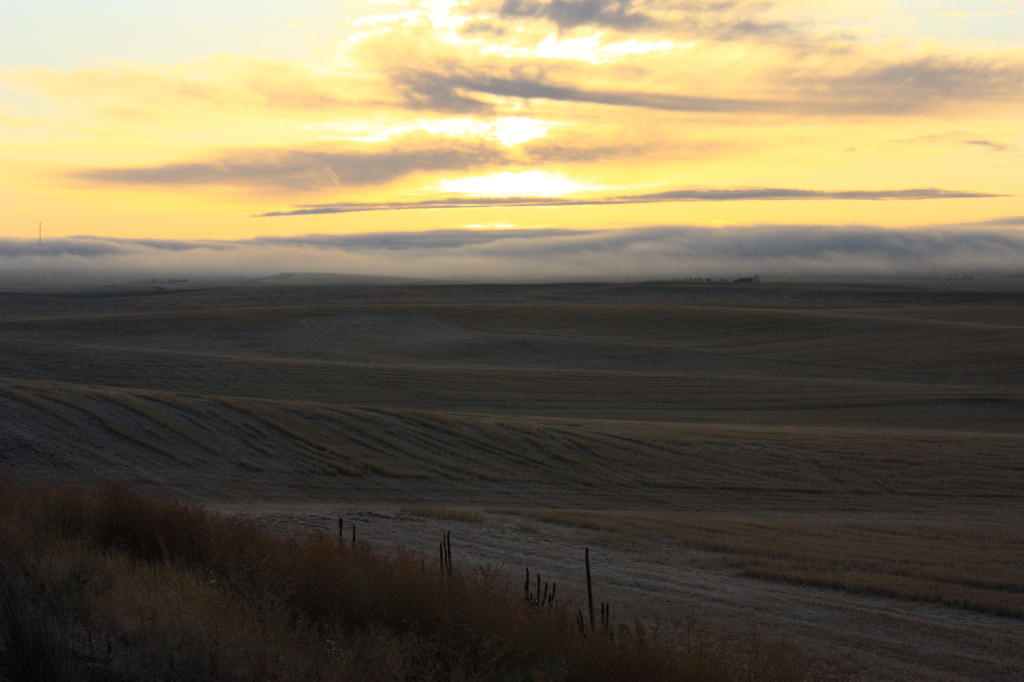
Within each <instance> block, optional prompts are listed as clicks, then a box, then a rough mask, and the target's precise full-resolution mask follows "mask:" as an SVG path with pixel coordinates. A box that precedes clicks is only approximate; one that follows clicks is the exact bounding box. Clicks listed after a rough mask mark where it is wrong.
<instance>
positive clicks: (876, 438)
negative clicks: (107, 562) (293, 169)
mask: <svg viewBox="0 0 1024 682" xmlns="http://www.w3.org/2000/svg"><path fill="white" fill-rule="evenodd" d="M115 293H117V295H113V294H112V292H104V291H102V290H100V291H78V292H66V293H62V294H52V295H46V296H42V295H35V296H33V295H28V294H7V295H3V296H0V472H2V473H6V474H14V475H18V476H22V477H25V476H27V477H35V478H54V477H66V478H73V479H75V480H86V481H87V480H102V479H105V478H107V477H110V476H115V477H118V478H120V479H122V480H124V481H125V482H127V483H129V484H130V485H132V486H135V487H137V488H139V489H147V490H159V491H164V492H169V493H171V494H173V495H176V496H180V497H182V498H187V499H193V500H198V501H201V502H203V503H205V504H209V505H213V506H216V507H218V508H221V509H225V510H230V511H232V513H240V514H245V515H247V516H251V517H254V518H255V519H256V520H258V521H259V522H260V523H266V524H270V525H273V526H275V527H280V528H303V527H321V528H329V527H330V517H331V516H332V514H338V515H340V514H341V513H342V511H344V513H345V514H346V515H349V516H352V515H355V517H358V518H364V519H365V520H366V521H365V522H367V523H368V522H369V521H370V520H371V519H377V522H376V523H373V524H371V526H370V528H368V529H367V532H368V533H370V535H368V536H367V537H368V539H369V538H372V537H377V538H379V540H380V541H381V542H385V543H387V542H392V541H400V542H402V543H403V544H406V545H407V546H410V547H412V548H414V549H422V550H423V551H434V552H436V537H434V536H435V535H436V534H437V533H434V534H433V535H431V538H432V539H431V540H430V541H429V542H424V541H421V539H420V538H419V536H418V531H417V529H418V528H422V527H424V526H423V524H427V525H428V526H430V527H431V528H435V527H436V528H441V527H443V525H444V524H455V527H456V528H457V529H458V530H457V533H456V541H458V539H459V534H462V535H464V536H465V538H466V540H467V542H468V538H469V537H473V538H477V539H476V540H473V545H472V546H473V547H476V548H477V550H473V549H471V548H470V547H466V551H467V558H473V557H475V559H477V560H479V561H486V562H492V563H495V564H504V565H505V566H506V567H507V568H508V569H509V570H512V571H513V573H514V574H518V571H520V570H521V569H522V568H523V562H525V561H528V560H532V561H534V562H537V565H536V566H531V567H534V568H536V569H540V568H542V565H546V566H547V568H544V570H545V572H551V573H557V572H558V571H560V570H563V569H564V566H562V564H560V563H559V561H560V560H559V559H557V555H558V553H559V551H560V550H558V549H557V548H558V547H562V548H563V550H564V552H566V553H573V552H575V551H576V548H577V545H578V544H579V543H580V542H586V543H587V544H590V545H591V546H597V545H599V546H601V547H604V550H603V551H606V552H607V558H608V560H609V561H614V562H618V563H616V564H615V568H614V570H615V571H616V572H617V573H619V574H621V576H622V579H621V580H619V584H618V585H617V586H616V588H615V591H614V592H613V594H614V599H615V600H616V601H615V605H614V608H615V610H616V612H617V613H621V612H624V611H628V610H629V609H631V608H632V606H631V605H638V606H642V607H644V608H652V609H653V608H659V609H663V610H665V609H667V611H666V612H665V613H664V614H663V615H665V616H666V617H673V616H685V615H687V614H688V613H690V612H699V613H700V614H701V616H702V618H704V619H706V620H707V621H708V622H711V623H714V624H720V625H722V624H724V625H737V624H742V625H747V624H757V625H759V626H760V627H763V628H766V629H768V630H769V631H774V632H777V633H780V634H781V633H788V634H791V635H792V636H793V637H794V638H796V639H797V640H798V641H799V643H800V644H801V645H803V646H806V647H808V648H809V649H811V650H818V651H823V652H826V653H827V654H829V655H833V656H836V657H838V658H840V659H842V660H845V661H847V663H848V664H849V666H850V669H852V670H855V671H856V672H857V673H858V674H860V675H862V676H863V677H864V678H865V679H893V680H895V679H936V680H954V679H956V680H1008V679H1014V676H1017V677H1020V676H1024V660H1022V659H1024V657H1017V656H1015V655H1014V654H1013V653H1012V652H1013V651H1019V650H1021V649H1020V648H1017V644H1020V645H1021V647H1024V637H1022V636H1021V633H1024V625H1022V623H1024V621H1022V620H1021V619H1022V618H1024V573H1022V569H1021V567H1022V566H1024V531H1021V528H1024V419H1022V418H1021V415H1024V293H1021V292H1014V291H984V290H964V289H942V288H923V287H920V288H914V287H901V286H858V285H820V286H819V285H812V284H794V283H786V284H770V283H764V284H749V285H747V284H744V285H731V284H730V285H702V284H696V285H687V284H667V283H651V284H632V285H548V286H540V285H535V286H520V287H516V286H448V287H445V286H426V285H424V286H392V287H369V286H361V287H360V286H317V287H300V286H296V287H260V288H245V287H238V288H224V289H208V290H196V291H188V290H182V291H175V292H160V291H156V290H153V291H146V290H143V289H140V290H139V291H133V292H130V293H131V294H132V295H124V294H125V292H115ZM402 507H405V508H406V509H407V510H409V512H413V513H405V512H402V511H401V508H402ZM460 510H461V511H460ZM467 510H468V511H467ZM479 510H484V511H485V513H484V514H483V517H482V521H481V520H480V518H478V516H479V513H480V512H479ZM488 510H490V511H488ZM495 510H500V511H501V513H500V514H499V513H496V511H495ZM365 514H371V515H370V516H360V515H365ZM372 514H376V515H378V516H372ZM460 514H463V515H464V516H463V518H462V519H461V520H460ZM470 516H473V518H472V519H471V518H470ZM383 519H387V523H385V522H384V520H383ZM431 524H434V525H431ZM437 524H440V525H437ZM385 526H388V527H390V530H388V529H387V528H386V527H385ZM531 529H532V530H531ZM438 532H439V531H438ZM374 533H375V534H376V535H374ZM581 534H582V535H581ZM499 540H500V541H499ZM537 543H541V545H543V546H544V547H548V549H547V550H544V551H550V552H551V556H550V558H549V559H544V558H543V557H541V556H534V555H531V554H529V553H528V552H524V547H532V548H534V549H537V547H539V546H541V545H537ZM545 543H546V544H545ZM595 543H596V544H595ZM431 547H433V548H434V549H431ZM502 548H504V549H502ZM537 551H540V550H537ZM474 552H475V553H474ZM431 556H432V555H431ZM545 561H548V562H549V563H548V564H544V562H545ZM630 576H633V578H635V579H633V578H630ZM702 581H703V582H702ZM701 585H714V586H716V589H718V590H721V591H722V592H723V594H722V595H718V594H717V593H715V594H713V593H711V592H709V591H708V590H707V589H706V588H702V587H700V586H701ZM673 586H674V587H673ZM560 589H561V588H560ZM673 590H675V592H673ZM727 594H731V595H733V597H735V599H734V598H732V597H728V598H727V596H725V595H727ZM651 595H657V598H653V597H651ZM694 595H700V599H696V597H695V596H694ZM737 595H742V600H746V601H745V602H744V603H745V605H744V606H742V607H741V606H738V604H739V602H740V599H739V597H737ZM759 595H760V596H759ZM769 595H770V596H769ZM759 600H760V601H759ZM765 600H772V603H771V604H769V603H768V601H765ZM673 604H675V606H673ZM700 604H704V606H701V605H700ZM872 608H874V609H876V612H875V613H871V610H872ZM829 609H831V612H830V611H829ZM801 613H803V614H804V616H801ZM879 614H886V615H885V616H884V619H883V620H885V622H887V623H888V624H889V625H884V624H883V623H882V622H881V621H880V620H878V619H879V618H881V616H880V615H879ZM958 614H959V615H958ZM737 618H741V619H742V620H741V621H740V622H737V621H736V619H737ZM802 619H803V620H802ZM804 621H806V623H813V624H814V626H813V627H810V626H806V625H805V624H804ZM897 624H898V627H897ZM872 629H873V630H874V631H875V632H876V633H877V634H876V635H871V636H868V635H866V634H865V633H866V632H868V631H871V630H872ZM900 633H903V634H900ZM958 633H959V634H958ZM1015 633H1016V634H1015ZM901 637H903V638H905V641H904V642H903V643H902V644H901V642H900V641H898V640H899V638H901ZM908 647H909V648H910V649H912V650H913V651H914V655H913V656H911V657H909V658H908V656H907V655H906V653H905V652H906V650H908Z"/></svg>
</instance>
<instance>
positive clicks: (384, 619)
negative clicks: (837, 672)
mask: <svg viewBox="0 0 1024 682" xmlns="http://www.w3.org/2000/svg"><path fill="white" fill-rule="evenodd" d="M3 483H4V489H5V493H6V494H5V495H4V497H3V498H2V499H0V541H2V542H0V550H2V553H0V557H2V560H3V568H4V570H3V572H2V573H0V578H2V584H0V588H2V590H3V594H4V595H7V596H5V600H6V601H5V602H4V608H5V611H4V623H3V627H4V629H3V632H4V633H6V635H5V637H6V638H5V639H3V640H0V641H3V642H4V646H5V647H6V648H5V651H4V658H3V659H2V660H3V665H4V666H5V668H6V670H5V672H6V673H7V674H8V675H9V676H10V675H16V674H17V673H18V666H19V665H21V664H22V663H23V662H24V660H25V659H24V655H23V652H28V651H31V652H34V653H35V655H36V658H35V659H33V660H34V661H35V663H36V664H37V667H38V665H39V664H40V659H39V656H42V664H45V665H46V666H49V669H50V670H59V671H69V670H71V671H73V673H74V675H75V676H80V677H81V678H87V679H99V680H108V679H109V680H115V679H116V680H128V679H132V680H135V679H138V680H143V679H144V680H180V679H190V680H192V679H195V680H199V679H202V680H206V681H209V682H215V681H219V680H296V681H298V680H313V679H317V680H325V681H330V680H382V681H383V680H395V679H403V680H409V681H410V682H412V681H416V680H452V681H454V680H524V681H527V680H538V679H543V680H564V681H565V682H575V681H579V682H583V681H584V680H586V681H594V682H601V681H603V680H609V681H610V680H623V679H630V680H638V681H639V680H650V681H652V682H653V681H655V680H693V681H699V680H707V681H709V682H711V681H716V682H729V681H731V680H743V681H746V682H753V681H754V680H758V681H775V682H788V681H790V680H792V681H794V682H795V681H797V680H812V679H818V678H823V677H824V673H823V672H822V671H820V670H818V669H816V668H814V669H813V670H812V666H811V665H810V663H809V661H808V660H807V659H806V657H804V656H802V655H801V654H800V653H799V652H798V651H797V650H795V649H794V648H793V647H792V646H789V645H787V644H785V643H783V642H780V641H778V640H771V641H768V640H764V639H763V638H761V637H759V636H758V635H756V633H754V634H751V633H746V634H742V633H733V634H727V635H712V634H711V633H709V632H707V631H706V630H701V629H699V628H696V627H694V626H693V625H691V626H689V627H688V628H686V629H684V630H682V631H680V632H678V633H676V634H671V635H669V634H666V633H665V632H661V631H658V630H657V629H656V628H655V629H651V628H650V627H648V626H645V625H644V624H642V623H640V622H636V623H633V624H627V623H619V624H616V626H615V627H614V637H609V636H605V635H601V634H599V633H593V634H591V635H590V636H588V637H581V636H580V634H579V633H578V632H577V631H576V629H575V626H574V624H573V622H572V621H571V619H570V614H569V613H568V612H567V611H566V610H565V609H564V608H552V609H537V608H533V607H531V606H530V605H528V604H527V603H526V602H524V601H523V599H522V596H521V595H520V594H519V593H518V591H516V590H514V589H512V588H507V587H505V586H504V585H505V583H504V581H503V580H501V579H500V577H499V576H498V575H497V574H495V573H493V572H491V571H489V570H484V569H466V568H459V567H456V570H455V571H454V572H453V573H452V574H448V575H446V574H442V572H440V571H438V570H437V567H436V566H433V565H430V566H428V565H427V564H425V563H423V562H422V561H421V559H420V558H419V557H417V556H414V555H411V554H408V553H399V554H397V555H394V556H391V555H389V556H384V555H380V554H377V553H375V552H374V551H373V550H372V548H370V547H369V546H367V545H365V544H363V545H360V546H359V547H358V548H351V547H348V546H347V545H344V544H342V545H339V544H338V543H337V542H336V541H335V540H333V539H331V538H328V537H326V536H324V535H322V534H320V535H314V536H311V537H308V538H302V539H295V538H280V537H274V536H271V535H269V534H267V533H266V532H263V531H259V530H257V529H256V528H255V527H253V526H252V525H250V524H248V523H245V522H242V521H238V520H231V519H226V518H220V517H216V516H213V515H211V514H209V513H207V512H205V511H203V510H201V509H199V508H196V507H191V506H187V505H182V504H178V503H172V502H160V501H157V500H153V499H148V498H144V497H141V496H139V495H137V494H135V493H132V492H130V491H129V490H127V489H126V488H124V487H121V486H118V485H114V484H108V485H104V486H101V487H99V488H97V489H92V490H80V489H72V488H55V487H45V486H43V487H41V486H26V485H22V484H18V483H16V482H14V481H10V480H7V481H4V482H3ZM12 595H13V596H12ZM32 603H34V604H37V605H40V606H41V607H42V609H43V614H42V616H39V615H38V614H39V609H38V608H37V609H35V610H33V611H29V610H27V609H26V608H24V607H26V606H27V605H29V604H32ZM37 617H43V618H45V619H48V620H47V622H48V623H49V625H48V626H47V627H44V628H40V627H32V623H33V622H36V621H34V620H33V619H35V618H37ZM12 633H13V634H12ZM18 633H23V634H24V635H25V636H24V637H23V639H24V640H25V642H24V643H23V644H22V645H17V646H15V645H12V642H15V641H16V640H17V636H18ZM61 674H62V675H64V676H50V677H47V678H46V679H53V680H59V679H74V677H72V676H71V675H67V674H64V673H61ZM12 679H19V678H17V677H12Z"/></svg>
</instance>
